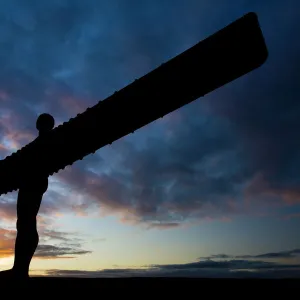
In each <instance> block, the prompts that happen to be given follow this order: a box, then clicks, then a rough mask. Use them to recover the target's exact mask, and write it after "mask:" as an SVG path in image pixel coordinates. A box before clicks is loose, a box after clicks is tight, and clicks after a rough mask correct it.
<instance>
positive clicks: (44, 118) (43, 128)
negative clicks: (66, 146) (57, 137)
mask: <svg viewBox="0 0 300 300" xmlns="http://www.w3.org/2000/svg"><path fill="white" fill-rule="evenodd" d="M54 123H55V122H54V118H53V117H52V116H51V115H50V114H46V113H45V114H41V115H39V117H38V118H37V120H36V129H37V130H38V131H39V134H43V133H46V132H49V131H50V130H52V129H53V127H54Z"/></svg>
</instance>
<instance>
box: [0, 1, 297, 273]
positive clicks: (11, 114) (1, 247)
mask: <svg viewBox="0 0 300 300" xmlns="http://www.w3.org/2000/svg"><path fill="white" fill-rule="evenodd" d="M0 4H1V10H0V45H1V47H0V65H1V69H0V157H1V159H3V158H4V157H5V156H6V155H9V154H11V153H12V152H14V151H16V150H17V149H18V148H20V147H22V146H24V145H26V144H27V143H28V142H30V141H31V140H33V139H34V138H35V137H36V135H37V132H36V130H35V121H36V118H37V116H38V115H39V114H40V113H44V112H47V113H51V114H52V115H53V116H54V117H55V119H56V123H57V124H59V123H61V122H64V121H67V120H68V119H69V118H71V117H73V116H75V115H76V114H77V113H79V112H82V111H83V110H85V109H86V108H87V107H89V106H92V105H94V104H96V103H97V102H98V101H99V100H101V99H105V98H106V97H107V96H109V95H110V94H111V93H113V92H114V91H115V90H119V89H121V88H122V87H125V86H126V85H127V84H128V83H130V82H131V81H132V80H133V79H135V78H138V77H140V76H143V75H145V74H146V73H148V72H149V71H151V70H153V69H154V68H156V67H157V66H158V65H160V64H161V63H163V62H166V61H167V60H169V59H171V58H172V57H174V56H175V55H177V54H179V53H181V52H182V51H184V50H186V49H188V48H189V47H191V46H193V45H194V44H196V43H198V42H199V41H200V40H202V39H204V38H206V37H207V36H209V35H211V34H213V33H214V32H216V31H217V30H219V29H221V28H223V27H224V26H226V25H228V24H229V23H231V22H232V21H234V20H236V19H237V18H239V17H241V16H242V15H244V14H245V13H247V12H249V11H254V12H256V13H257V15H258V17H259V21H260V24H261V28H262V31H263V34H264V36H265V40H266V44H267V46H268V49H269V58H268V60H267V62H266V63H265V64H264V65H263V66H262V67H261V68H259V69H257V70H255V71H253V72H252V73H250V74H248V75H246V76H244V77H243V78H240V79H238V80H236V81H235V82H232V83H230V84H228V85H226V86H225V87H222V88H220V89H219V90H216V91H214V92H213V93H211V94H209V95H207V96H206V97H204V98H201V99H199V100H197V101H195V102H194V103H191V104H189V105H187V106H186V107H183V108H181V109H179V110H177V111H175V112H173V113H171V114H169V115H168V116H166V117H165V118H163V119H161V120H159V121H156V122H153V123H152V124H150V125H149V126H147V127H145V128H142V129H140V130H139V131H137V132H136V133H135V134H134V135H131V136H127V137H125V138H122V139H120V140H119V141H117V142H116V143H114V144H112V145H111V146H107V147H104V148H102V149H100V150H98V151H97V152H96V154H95V155H91V156H88V157H87V158H86V159H85V160H83V161H80V162H77V163H76V164H74V165H73V166H72V168H67V169H65V170H64V171H62V172H60V173H58V174H57V175H55V176H53V177H51V178H50V179H49V189H48V191H47V193H46V194H45V196H44V200H43V203H42V206H41V211H40V215H39V217H38V224H39V233H40V245H39V247H38V249H37V251H36V254H35V257H34V259H33V261H32V265H31V274H32V275H51V276H53V275H55V276H59V275H60V276H72V275H73V276H90V277H95V276H96V277H97V276H102V277H103V276H106V277H107V276H109V277H114V276H131V275H134V276H205V277H234V276H261V277H270V276H271V277H284V276H298V277H299V276H300V235H299V227H300V173H299V172H300V151H299V149H300V134H299V129H300V118H299V115H300V104H299V103H300V102H299V96H300V87H299V78H300V77H299V76H300V74H299V70H300V59H299V56H298V53H299V52H300V41H299V39H297V37H298V33H299V30H300V22H299V17H300V16H299V3H298V1H297V0H286V1H279V0H264V1H261V0H251V1H250V0H228V1H225V0H201V1H199V0H151V1H150V0H149V1H148V0H143V1H140V0H127V1H122V0H109V1H108V0H107V1H98V0H95V1H93V0H85V1H80V0H72V1H71V0H70V1H67V0H52V1H44V0H26V1H24V0H1V1H0ZM199 84H201V82H199ZM141 101H142V100H141ZM120 125H121V124H120ZM16 197H17V193H16V192H14V193H10V194H7V195H4V196H1V197H0V270H2V269H6V268H10V267H11V266H12V263H13V247H14V238H15V221H16V219H15V217H16V212H15V205H16Z"/></svg>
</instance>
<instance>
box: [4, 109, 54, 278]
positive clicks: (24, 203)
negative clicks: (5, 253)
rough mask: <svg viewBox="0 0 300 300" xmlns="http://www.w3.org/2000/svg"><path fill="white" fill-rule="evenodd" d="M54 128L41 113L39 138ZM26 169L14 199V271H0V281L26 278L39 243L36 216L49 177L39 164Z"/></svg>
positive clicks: (51, 120)
mask: <svg viewBox="0 0 300 300" xmlns="http://www.w3.org/2000/svg"><path fill="white" fill-rule="evenodd" d="M53 127H54V118H53V117H52V116H51V115H49V114H41V115H40V116H39V117H38V119H37V122H36V128H37V129H38V131H39V136H38V137H37V138H39V137H41V136H43V135H45V134H47V132H49V131H50V130H52V129H53ZM28 168H30V169H28V170H26V172H25V174H24V176H23V178H22V182H21V186H20V188H19V193H18V199H17V224H16V225H17V237H16V242H15V260H14V265H13V268H12V269H10V270H6V271H2V272H0V279H2V278H12V279H27V278H28V277H29V274H28V273H29V266H30V262H31V259H32V257H33V255H34V252H35V250H36V248H37V245H38V242H39V236H38V232H37V226H36V217H37V214H38V211H39V208H40V205H41V201H42V198H43V195H44V193H45V192H46V191H47V188H48V175H47V174H46V173H45V172H44V171H43V169H42V166H41V165H39V164H38V163H37V164H35V165H34V166H31V165H29V166H28Z"/></svg>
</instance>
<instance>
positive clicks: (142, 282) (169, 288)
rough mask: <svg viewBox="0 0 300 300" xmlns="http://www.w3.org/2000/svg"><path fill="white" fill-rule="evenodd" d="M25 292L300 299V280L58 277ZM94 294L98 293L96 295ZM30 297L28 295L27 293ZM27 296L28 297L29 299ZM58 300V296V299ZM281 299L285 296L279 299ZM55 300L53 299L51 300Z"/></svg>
mask: <svg viewBox="0 0 300 300" xmlns="http://www.w3.org/2000/svg"><path fill="white" fill-rule="evenodd" d="M1 283H2V284H1V288H2V289H1V290H2V291H11V292H12V293H15V292H18V293H19V292H22V288H24V284H22V285H20V284H17V283H12V282H3V281H2V282H1ZM25 287H26V290H27V289H30V290H31V291H32V293H34V294H37V295H39V296H42V297H44V296H47V295H48V296H50V295H57V296H58V295H59V294H58V293H61V292H66V293H67V294H68V295H69V296H71V295H76V294H77V293H79V292H81V293H82V292H84V295H86V296H89V295H95V296H97V297H101V296H102V295H107V294H106V293H108V294H109V295H110V296H113V294H117V295H121V296H123V297H125V295H127V296H130V295H131V296H134V295H136V296H139V298H140V297H142V298H145V297H146V296H155V297H156V296H157V297H158V298H159V299H161V298H166V297H167V296H168V297H167V299H169V297H170V296H172V297H173V296H179V297H180V298H182V297H183V298H186V297H188V298H190V297H193V298H195V296H196V298H200V296H201V298H203V296H205V297H206V296H209V297H210V296H213V295H220V296H223V297H226V298H227V297H232V296H238V297H239V298H245V297H246V296H249V295H252V296H253V295H254V296H255V298H256V297H257V298H258V299H260V296H262V295H268V296H271V295H272V296H273V295H274V296H276V295H277V296H278V295H279V294H278V293H279V292H280V293H281V292H283V294H282V295H284V299H288V298H287V297H292V298H293V299H296V298H298V297H299V295H298V292H299V291H300V279H189V278H55V277H33V278H30V279H29V281H28V282H27V283H26V286H25ZM95 292H96V293H97V294H95ZM27 296H29V294H27ZM27 296H26V297H27ZM127 296H126V297H127ZM55 298H56V297H55ZM58 298H59V297H58ZM280 298H282V297H280ZM52 299H53V298H52Z"/></svg>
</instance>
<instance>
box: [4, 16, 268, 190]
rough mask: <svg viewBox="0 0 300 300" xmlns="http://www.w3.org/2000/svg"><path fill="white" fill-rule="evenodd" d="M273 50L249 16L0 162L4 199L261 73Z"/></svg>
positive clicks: (254, 19)
mask: <svg viewBox="0 0 300 300" xmlns="http://www.w3.org/2000/svg"><path fill="white" fill-rule="evenodd" d="M267 56H268V51H267V47H266V44H265V41H264V38H263V34H262V31H261V29H260V26H259V22H258V18H257V16H256V14H254V13H249V14H247V15H245V16H243V17H242V18H240V19H238V20H237V21H235V22H233V23H231V24H230V25H228V26H227V27H225V28H224V29H222V30H220V31H218V32H217V33H215V34H214V35H212V36H210V37H208V38H207V39H205V40H203V41H201V42H199V43H198V44H196V45H195V46H193V47H192V48H190V49H188V50H186V51H185V52H183V53H181V54H180V55H178V56H176V57H174V58H173V59H171V60H170V61H168V62H167V63H164V64H162V65H161V66H160V67H158V68H157V69H155V70H153V71H152V72H150V73H148V74H147V75H145V76H143V77H141V78H140V79H138V80H135V81H134V82H133V83H131V84H130V85H128V86H127V87H125V88H123V89H122V90H120V91H118V92H116V93H114V94H113V95H111V96H110V97H108V98H107V99H105V100H103V101H100V102H98V104H96V105H95V106H93V107H91V108H88V109H87V110H86V111H85V112H83V113H82V114H79V115H77V116H76V117H75V118H71V119H70V120H69V121H68V122H65V123H64V124H62V125H60V126H58V127H56V128H54V129H53V130H52V132H50V133H49V135H48V136H47V137H44V138H41V139H37V140H35V141H33V142H31V143H29V144H28V145H26V146H25V147H23V148H22V149H21V150H19V151H17V152H16V153H13V154H12V155H10V156H8V157H6V158H5V159H4V160H2V161H0V180H1V182H0V194H3V193H7V192H10V191H13V190H16V189H18V188H19V185H20V181H21V176H20V174H24V173H25V174H26V172H27V171H30V170H32V169H35V167H37V166H39V167H41V166H42V168H43V170H45V171H46V172H47V174H49V175H52V174H54V173H56V172H58V171H59V170H62V169H64V168H65V167H66V166H68V165H72V163H74V162H75V161H77V160H80V159H82V158H84V157H85V156H86V155H89V154H91V153H93V152H95V151H97V150H98V149H99V148H101V147H103V146H105V145H107V144H110V143H112V142H114V141H116V140H118V139H120V138H122V137H124V136H126V135H128V134H130V133H133V132H134V131H135V130H137V129H139V128H141V127H143V126H145V125H147V124H149V123H151V122H153V121H155V120H157V119H158V118H161V117H163V116H164V115H166V114H168V113H170V112H172V111H174V110H176V109H178V108H180V107H182V106H184V105H186V104H188V103H190V102H192V101H194V100H196V99H198V98H199V97H202V96H204V95H205V94H207V93H209V92H211V91H213V90H215V89H217V88H219V87H221V86H223V85H225V84H227V83H229V82H231V81H233V80H235V79H237V78H238V77H240V76H243V75H245V74H246V73H248V72H250V71H252V70H254V69H256V68H258V67H259V66H261V65H262V64H263V63H264V62H265V60H266V59H267Z"/></svg>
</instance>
